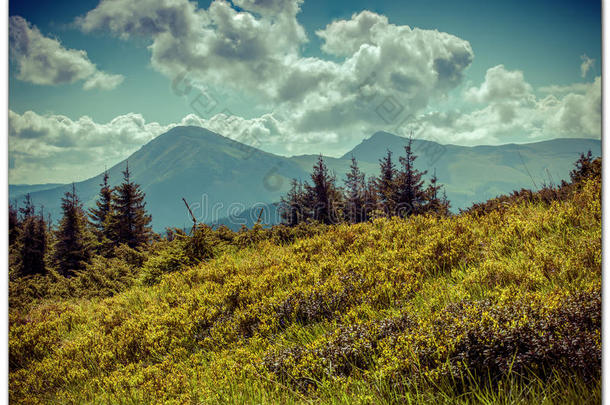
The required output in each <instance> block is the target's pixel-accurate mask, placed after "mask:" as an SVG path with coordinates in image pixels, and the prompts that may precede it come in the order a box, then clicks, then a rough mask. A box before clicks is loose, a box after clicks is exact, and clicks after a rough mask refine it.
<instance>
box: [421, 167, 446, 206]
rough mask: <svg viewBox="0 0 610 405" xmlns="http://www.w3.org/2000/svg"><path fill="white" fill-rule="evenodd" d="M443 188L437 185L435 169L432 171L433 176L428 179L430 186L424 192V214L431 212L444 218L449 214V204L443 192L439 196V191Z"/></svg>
mask: <svg viewBox="0 0 610 405" xmlns="http://www.w3.org/2000/svg"><path fill="white" fill-rule="evenodd" d="M441 188H443V187H442V186H440V185H439V184H438V177H436V169H434V174H432V178H430V184H429V185H428V187H427V188H426V190H425V196H426V206H425V209H424V210H425V211H426V212H433V213H436V214H438V215H442V216H445V215H447V214H448V213H449V203H448V201H447V195H446V194H445V191H444V190H443V197H442V198H441V196H440V195H439V191H440V189H441Z"/></svg>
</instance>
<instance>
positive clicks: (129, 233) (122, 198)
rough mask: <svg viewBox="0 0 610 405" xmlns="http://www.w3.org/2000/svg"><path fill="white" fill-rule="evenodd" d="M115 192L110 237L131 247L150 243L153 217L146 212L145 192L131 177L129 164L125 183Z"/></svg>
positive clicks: (124, 176)
mask: <svg viewBox="0 0 610 405" xmlns="http://www.w3.org/2000/svg"><path fill="white" fill-rule="evenodd" d="M115 193H116V194H115V196H114V198H113V199H112V203H111V206H112V214H111V218H110V219H109V231H110V239H111V240H112V241H113V242H115V243H116V244H120V243H124V244H126V245H128V246H129V247H131V248H136V247H138V246H141V245H144V244H146V243H148V242H149V240H150V238H151V236H152V229H151V228H150V226H149V224H150V222H151V220H152V218H151V217H150V215H148V214H147V213H146V202H145V201H144V197H145V194H144V193H143V192H142V190H140V185H139V184H136V183H134V182H132V181H131V179H130V173H129V164H128V165H127V166H126V168H125V171H124V172H123V183H122V184H121V185H119V186H118V187H116V188H115Z"/></svg>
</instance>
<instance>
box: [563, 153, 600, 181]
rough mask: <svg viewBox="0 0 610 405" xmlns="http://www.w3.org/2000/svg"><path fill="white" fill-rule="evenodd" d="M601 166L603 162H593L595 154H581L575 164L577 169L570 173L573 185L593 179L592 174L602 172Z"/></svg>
mask: <svg viewBox="0 0 610 405" xmlns="http://www.w3.org/2000/svg"><path fill="white" fill-rule="evenodd" d="M599 165H601V161H595V160H593V154H592V153H591V151H590V150H589V151H588V152H587V153H586V154H584V153H581V154H580V157H579V158H578V160H577V161H576V163H574V166H575V169H574V170H572V171H571V172H570V180H572V183H580V182H581V181H583V180H584V179H587V178H589V177H591V176H592V174H594V173H596V172H600V171H601V169H600V167H599Z"/></svg>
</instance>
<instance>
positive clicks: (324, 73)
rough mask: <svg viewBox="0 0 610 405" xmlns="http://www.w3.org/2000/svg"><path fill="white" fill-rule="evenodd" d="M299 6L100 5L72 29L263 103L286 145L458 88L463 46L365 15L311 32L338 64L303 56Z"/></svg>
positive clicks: (339, 131) (413, 107)
mask: <svg viewBox="0 0 610 405" xmlns="http://www.w3.org/2000/svg"><path fill="white" fill-rule="evenodd" d="M300 4H301V1H300V0H298V1H295V0H268V1H258V0H238V1H236V2H235V5H236V6H239V7H240V11H237V10H236V9H235V8H234V7H233V6H232V5H231V4H230V3H228V2H226V1H224V0H215V1H213V2H212V3H211V4H210V6H209V8H208V9H198V8H197V7H196V4H195V3H191V2H188V1H186V0H145V1H142V2H138V4H137V5H135V4H134V3H133V2H131V1H127V0H103V1H102V2H101V3H100V4H99V5H98V6H97V7H96V8H95V9H94V10H91V11H90V12H89V13H87V14H86V15H85V16H83V17H82V18H79V19H78V20H77V23H78V24H79V25H80V26H81V28H82V29H83V30H84V31H85V32H89V31H93V30H107V31H110V32H112V33H114V34H115V35H117V36H119V37H121V38H124V39H128V38H131V37H134V36H140V37H145V38H148V39H149V40H150V41H151V44H150V47H149V49H150V51H151V63H152V65H153V67H154V68H155V69H157V70H158V71H160V72H162V73H164V74H165V75H167V76H168V77H169V78H170V79H172V80H173V79H174V78H176V77H179V76H180V75H181V74H183V73H184V72H185V71H188V72H189V77H190V78H191V79H193V80H194V81H198V82H199V83H205V84H214V85H217V86H222V87H223V88H228V87H232V88H233V89H234V90H235V91H237V92H243V91H246V92H250V93H251V94H254V95H256V96H257V97H259V98H260V99H261V100H262V102H264V103H266V104H268V105H270V106H271V107H270V109H269V113H268V116H269V117H274V119H275V120H277V121H278V122H281V123H282V125H281V126H282V129H283V135H282V136H284V137H285V138H284V139H293V138H298V140H299V141H302V142H305V141H308V142H312V143H317V142H319V140H320V139H324V137H326V138H327V139H328V140H329V141H332V142H339V141H345V140H349V139H352V138H353V137H354V136H355V134H354V132H355V131H356V130H357V131H358V135H360V136H361V135H362V133H363V132H364V133H366V132H368V131H369V130H373V129H376V128H378V127H379V125H380V124H385V123H384V122H383V121H382V120H381V119H380V117H379V114H378V113H377V112H376V111H375V108H376V106H377V105H378V104H379V103H380V102H381V101H382V100H384V99H385V98H387V97H390V96H392V97H395V98H396V99H397V100H399V102H400V105H401V108H402V109H404V111H405V112H411V113H415V112H418V111H421V110H422V109H424V108H425V107H426V106H427V105H428V103H429V102H430V100H435V99H442V98H443V97H446V95H447V93H448V92H449V91H451V90H452V89H454V88H455V87H457V86H458V85H459V84H460V83H461V81H462V77H463V73H464V70H465V69H466V68H467V67H468V66H469V65H470V64H471V62H472V60H473V56H474V55H473V52H472V49H471V47H470V44H469V43H468V42H467V41H465V40H462V39H460V38H458V37H455V36H453V35H449V34H446V33H441V32H438V31H436V30H421V29H417V28H410V27H408V26H397V25H393V24H390V23H389V22H388V19H387V18H386V17H385V16H381V15H378V14H375V13H372V12H369V11H363V12H362V13H359V14H354V15H353V16H352V18H351V19H350V20H341V21H335V22H333V23H331V24H329V25H328V26H327V27H326V28H324V29H322V30H319V31H318V32H317V33H316V34H317V35H319V36H320V37H321V38H322V39H324V44H323V45H322V49H324V50H325V51H326V52H329V53H333V54H335V55H341V56H344V60H342V61H340V62H335V61H329V60H325V59H322V58H317V57H303V56H302V55H301V52H300V51H301V48H302V46H303V44H305V43H306V42H307V36H306V34H305V31H304V29H303V27H302V26H301V25H300V24H299V22H298V20H297V14H298V13H299V11H300ZM367 96H375V97H376V101H375V102H373V103H372V102H371V101H370V98H371V97H367ZM250 121H251V120H249V122H250ZM272 133H273V131H271V132H270V134H272ZM297 134H298V136H297ZM358 135H356V136H358ZM269 136H271V135H269ZM297 144H298V142H297ZM313 146H315V145H313Z"/></svg>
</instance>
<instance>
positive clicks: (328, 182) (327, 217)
mask: <svg viewBox="0 0 610 405" xmlns="http://www.w3.org/2000/svg"><path fill="white" fill-rule="evenodd" d="M311 181H312V185H311V186H310V185H309V184H307V183H306V184H305V190H306V199H307V203H306V204H307V205H309V208H310V209H311V212H312V217H313V219H315V220H318V221H320V222H322V223H324V224H332V223H335V222H337V221H338V219H339V218H340V213H339V212H338V211H339V206H340V204H341V199H342V197H341V192H340V191H339V190H338V189H337V187H336V186H335V176H334V175H331V174H330V173H329V172H328V168H327V167H326V164H325V163H324V159H323V158H322V155H320V156H319V157H318V161H317V162H316V164H315V165H314V167H313V173H312V174H311Z"/></svg>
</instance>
